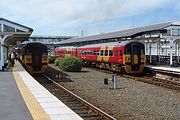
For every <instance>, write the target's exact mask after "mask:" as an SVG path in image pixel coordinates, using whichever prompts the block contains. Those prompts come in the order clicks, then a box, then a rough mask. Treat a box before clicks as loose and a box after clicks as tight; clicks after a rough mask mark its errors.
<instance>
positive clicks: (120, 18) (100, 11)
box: [0, 0, 180, 36]
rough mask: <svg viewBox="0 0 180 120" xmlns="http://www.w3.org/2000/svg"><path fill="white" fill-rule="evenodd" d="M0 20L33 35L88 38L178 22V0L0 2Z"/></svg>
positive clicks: (42, 0) (34, 0)
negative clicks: (24, 28) (17, 26)
mask: <svg viewBox="0 0 180 120" xmlns="http://www.w3.org/2000/svg"><path fill="white" fill-rule="evenodd" d="M0 17H1V18H5V19H8V20H10V21H13V22H16V23H19V24H22V25H25V26H28V27H31V28H33V30H34V31H33V33H32V34H33V35H51V36H81V35H82V31H83V35H84V36H89V35H96V34H102V33H107V32H115V31H119V30H124V29H129V28H133V27H140V26H146V25H151V24H156V23H162V22H168V21H180V0H0Z"/></svg>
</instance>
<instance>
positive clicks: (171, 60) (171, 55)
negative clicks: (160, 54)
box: [170, 39, 174, 66]
mask: <svg viewBox="0 0 180 120" xmlns="http://www.w3.org/2000/svg"><path fill="white" fill-rule="evenodd" d="M173 41H174V40H173V39H171V40H170V66H172V65H173V59H172V58H173V53H172V52H173Z"/></svg>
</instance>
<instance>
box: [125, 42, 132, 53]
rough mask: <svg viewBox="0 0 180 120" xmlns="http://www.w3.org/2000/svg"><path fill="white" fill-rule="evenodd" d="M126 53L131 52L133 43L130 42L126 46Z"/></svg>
mask: <svg viewBox="0 0 180 120" xmlns="http://www.w3.org/2000/svg"><path fill="white" fill-rule="evenodd" d="M124 53H125V54H130V53H131V45H130V44H128V45H126V46H125V51H124Z"/></svg>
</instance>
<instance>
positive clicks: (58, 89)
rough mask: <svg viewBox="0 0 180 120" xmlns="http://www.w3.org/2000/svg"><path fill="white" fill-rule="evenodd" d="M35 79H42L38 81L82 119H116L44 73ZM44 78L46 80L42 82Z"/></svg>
mask: <svg viewBox="0 0 180 120" xmlns="http://www.w3.org/2000/svg"><path fill="white" fill-rule="evenodd" d="M42 77H44V78H42ZM36 79H43V80H42V81H43V82H42V81H39V82H40V83H41V84H42V85H43V86H44V87H45V88H46V89H47V90H49V91H50V92H51V93H52V94H54V95H55V96H56V97H57V98H58V99H59V100H61V101H62V102H63V103H64V104H66V105H67V106H68V107H69V108H70V109H72V110H73V111H74V112H75V113H77V114H78V115H79V116H81V117H82V118H83V119H84V120H116V119H115V118H113V117H112V116H110V115H108V114H107V113H105V112H103V111H102V110H100V109H98V108H97V107H95V106H93V105H92V104H90V103H88V102H87V101H85V100H83V99H82V98H80V97H78V96H77V95H75V94H74V93H72V92H71V91H69V90H67V89H66V88H64V87H63V86H61V85H59V84H58V83H57V82H56V81H54V80H52V79H51V78H49V77H48V76H46V75H45V74H43V75H42V76H40V77H38V78H36ZM44 79H46V80H48V81H47V82H44ZM49 81H50V82H49Z"/></svg>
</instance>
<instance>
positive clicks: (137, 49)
mask: <svg viewBox="0 0 180 120" xmlns="http://www.w3.org/2000/svg"><path fill="white" fill-rule="evenodd" d="M140 45H141V44H139V43H136V42H134V43H132V44H131V65H132V68H131V69H132V70H139V66H140V64H141V46H140Z"/></svg>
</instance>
